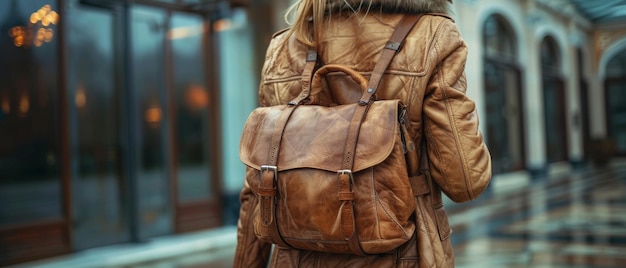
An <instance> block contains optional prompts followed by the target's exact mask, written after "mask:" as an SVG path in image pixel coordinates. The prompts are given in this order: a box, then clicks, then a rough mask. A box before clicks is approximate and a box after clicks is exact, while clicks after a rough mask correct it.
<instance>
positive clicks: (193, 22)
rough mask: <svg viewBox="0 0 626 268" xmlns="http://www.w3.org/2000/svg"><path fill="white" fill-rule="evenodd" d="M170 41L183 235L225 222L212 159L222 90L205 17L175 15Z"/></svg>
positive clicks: (216, 146) (178, 225)
mask: <svg viewBox="0 0 626 268" xmlns="http://www.w3.org/2000/svg"><path fill="white" fill-rule="evenodd" d="M170 23H171V24H170V25H171V28H170V29H169V31H168V39H169V41H170V46H171V47H170V51H169V52H170V53H171V54H169V55H170V56H171V64H170V67H171V68H172V70H171V71H172V75H171V79H172V80H171V87H172V88H171V101H172V107H171V108H172V111H171V112H172V118H171V122H172V128H171V131H172V136H173V146H174V152H175V153H174V154H173V159H172V162H173V163H172V165H173V166H174V172H173V176H174V182H175V183H174V186H175V189H176V191H175V196H176V199H175V202H176V230H177V231H179V232H185V231H191V230H197V229H203V228H208V227H214V226H219V225H220V224H221V213H220V203H219V202H220V199H219V195H218V191H219V188H218V187H217V186H216V185H219V184H218V180H219V177H218V176H216V175H215V174H216V172H217V170H216V166H217V165H216V164H215V161H214V160H213V159H217V157H215V155H216V154H218V153H219V144H218V143H216V142H215V137H216V135H217V134H216V133H219V132H220V130H219V128H218V127H219V124H218V123H216V122H215V120H214V119H213V118H215V117H216V111H217V110H218V109H219V107H216V106H215V105H214V103H215V102H214V99H216V96H219V95H218V90H219V89H218V88H217V87H212V88H213V90H212V91H210V90H209V86H208V84H209V83H210V82H214V81H213V80H212V79H211V77H210V75H211V72H209V71H208V69H209V67H208V66H213V65H211V64H210V61H209V57H208V56H209V53H211V51H212V46H211V43H210V41H209V40H210V32H211V31H210V29H209V28H208V25H210V24H209V23H208V22H207V20H206V17H203V16H200V15H196V14H189V13H180V12H176V13H172V17H171V21H170Z"/></svg>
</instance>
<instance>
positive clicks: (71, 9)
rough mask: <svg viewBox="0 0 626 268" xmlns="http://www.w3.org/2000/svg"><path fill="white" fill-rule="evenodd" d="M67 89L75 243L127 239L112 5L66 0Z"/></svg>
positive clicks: (91, 244) (76, 245) (90, 244)
mask: <svg viewBox="0 0 626 268" xmlns="http://www.w3.org/2000/svg"><path fill="white" fill-rule="evenodd" d="M66 17H67V20H68V25H67V29H68V35H67V48H66V49H67V51H68V53H67V56H68V76H69V79H68V87H69V90H68V95H69V103H70V107H69V110H70V112H69V114H70V130H71V134H70V146H71V153H70V154H71V156H72V180H73V183H72V190H73V191H72V192H73V195H72V200H73V221H72V223H73V224H72V227H73V228H72V229H73V238H74V248H75V249H85V248H90V247H95V246H102V245H108V244H114V243H120V242H125V241H128V240H129V239H130V229H129V222H130V218H129V213H128V212H129V210H128V208H129V198H127V194H128V193H129V191H128V187H127V185H128V184H127V180H128V177H127V176H125V174H126V172H125V168H127V165H126V164H125V161H126V160H127V158H126V156H125V155H124V154H123V153H124V147H123V146H124V145H123V141H124V128H123V119H122V116H123V114H122V112H123V108H124V107H123V105H122V100H123V98H122V93H123V91H122V84H121V74H120V70H121V69H120V68H119V67H120V64H121V62H120V61H119V58H120V57H119V53H120V49H119V46H117V45H116V43H115V40H118V39H117V38H116V36H115V34H116V30H115V29H116V27H117V26H119V25H117V24H116V23H117V22H116V15H115V11H114V10H113V9H104V8H92V7H86V6H84V5H80V4H78V3H72V2H70V3H69V4H68V9H67V16H66Z"/></svg>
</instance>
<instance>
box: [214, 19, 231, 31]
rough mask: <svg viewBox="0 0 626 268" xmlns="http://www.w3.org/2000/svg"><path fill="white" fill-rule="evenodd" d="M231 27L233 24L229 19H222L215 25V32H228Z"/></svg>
mask: <svg viewBox="0 0 626 268" xmlns="http://www.w3.org/2000/svg"><path fill="white" fill-rule="evenodd" d="M231 27H232V22H231V21H230V20H229V19H221V20H217V21H216V22H214V23H213V31H216V32H221V31H226V30H228V29H230V28H231Z"/></svg>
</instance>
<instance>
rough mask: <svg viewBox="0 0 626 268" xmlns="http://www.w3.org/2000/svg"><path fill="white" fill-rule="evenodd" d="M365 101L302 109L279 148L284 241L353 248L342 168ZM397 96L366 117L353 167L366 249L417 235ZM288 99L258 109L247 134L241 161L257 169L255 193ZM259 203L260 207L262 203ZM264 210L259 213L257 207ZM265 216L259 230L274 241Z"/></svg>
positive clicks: (378, 249) (387, 247)
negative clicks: (355, 116) (342, 193)
mask: <svg viewBox="0 0 626 268" xmlns="http://www.w3.org/2000/svg"><path fill="white" fill-rule="evenodd" d="M357 105H358V104H352V105H340V106H332V107H325V106H319V105H302V106H299V107H297V108H296V109H295V111H294V112H293V114H292V115H291V117H290V118H289V121H288V122H287V125H286V127H285V129H284V131H283V134H282V136H283V137H282V142H281V144H280V149H279V150H278V152H279V154H278V163H277V165H276V166H277V167H278V175H277V178H278V180H277V189H278V194H277V198H276V199H277V204H276V206H277V207H276V216H275V219H274V220H276V221H277V222H278V227H279V228H278V229H279V230H280V234H281V236H282V237H283V239H284V240H285V242H286V243H287V244H288V245H290V246H292V247H295V248H298V249H305V250H316V251H325V252H334V253H345V254H351V249H350V248H349V246H348V244H347V241H346V238H345V237H344V235H343V234H342V231H343V230H342V228H341V227H342V226H341V224H340V223H341V221H342V219H341V218H342V216H344V215H342V207H343V206H348V205H351V203H350V202H344V201H342V200H340V199H339V193H338V191H339V187H338V186H337V185H338V183H339V182H338V177H339V176H338V174H337V171H338V170H341V169H342V162H343V160H344V148H345V146H346V139H347V137H346V136H347V133H348V127H349V125H350V120H351V119H352V115H353V113H354V110H355V108H356V106H357ZM399 107H402V106H401V105H400V103H399V101H398V100H388V101H377V102H374V103H373V104H372V105H371V107H370V108H369V111H368V112H367V117H366V119H365V120H364V122H363V123H362V124H361V134H360V136H359V139H358V143H357V147H356V153H357V154H356V155H355V159H354V167H353V168H352V173H353V179H352V186H351V187H352V191H353V193H354V206H355V214H356V218H355V219H354V224H356V226H355V227H356V230H357V236H358V241H359V243H360V246H361V248H362V250H363V251H364V252H365V253H367V254H378V253H386V252H390V251H392V250H393V249H395V248H396V247H398V246H400V245H402V244H404V243H405V242H406V241H408V240H409V238H410V237H411V236H412V235H413V231H414V229H415V226H414V223H413V222H412V221H410V220H409V217H410V216H411V214H412V213H413V212H414V211H415V202H414V200H413V195H412V192H411V186H410V184H409V180H408V174H407V169H406V162H405V160H404V152H403V146H402V142H401V136H400V125H399V123H398V116H399ZM285 108H286V106H273V107H264V108H258V109H256V110H255V111H254V112H253V113H252V114H251V115H250V117H249V118H248V120H247V123H246V125H245V127H244V131H243V133H244V134H243V136H242V139H241V148H240V155H241V160H242V161H243V162H244V163H245V164H246V165H247V166H248V167H250V168H252V169H256V170H258V174H254V172H251V173H249V174H250V176H249V177H246V180H247V182H248V185H250V188H251V189H252V191H253V192H255V193H257V194H258V193H259V192H260V191H261V190H260V188H261V176H260V175H259V174H261V169H260V167H261V166H262V165H264V164H266V163H267V159H268V154H269V152H270V148H269V147H270V143H271V139H272V136H273V134H274V131H275V125H276V122H277V121H278V118H279V116H280V115H281V113H282V112H283V110H284V109H285ZM258 209H260V208H258ZM257 215H260V213H258V214H257ZM261 221H262V220H261V218H260V217H257V218H256V219H255V220H254V226H255V228H254V230H255V234H256V235H257V236H258V237H259V238H261V239H262V240H264V241H266V242H272V241H271V239H270V234H269V229H267V228H265V227H264V225H263V224H262V222H261Z"/></svg>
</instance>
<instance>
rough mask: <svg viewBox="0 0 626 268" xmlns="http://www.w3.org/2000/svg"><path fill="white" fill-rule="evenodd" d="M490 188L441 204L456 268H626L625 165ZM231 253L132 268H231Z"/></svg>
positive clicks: (219, 253) (226, 252)
mask: <svg viewBox="0 0 626 268" xmlns="http://www.w3.org/2000/svg"><path fill="white" fill-rule="evenodd" d="M494 179H498V177H495V178H494ZM490 187H491V189H490V192H489V193H487V194H485V195H483V196H481V197H480V198H479V199H478V200H475V201H472V202H469V203H464V204H453V203H447V204H446V206H447V211H448V215H449V219H450V224H451V226H452V230H453V234H452V242H453V245H454V249H455V254H456V267H458V268H490V267H493V268H518V267H533V268H535V267H550V268H552V267H554V268H557V267H559V268H560V267H563V268H565V267H567V268H572V267H594V268H601V267H607V268H608V267H626V254H625V253H626V163H623V164H616V165H613V166H612V167H607V168H603V169H598V170H592V169H586V170H580V171H574V172H566V173H561V174H560V175H554V176H551V177H550V178H545V179H537V180H535V181H534V182H528V183H526V184H525V185H520V186H518V187H512V188H511V189H508V190H499V189H500V188H496V189H494V188H495V187H492V186H490ZM232 254H234V249H225V250H223V251H220V252H216V253H212V254H203V253H200V254H194V256H191V257H181V258H179V259H173V260H167V261H165V262H162V263H152V264H149V265H141V266H136V267H164V268H165V267H230V266H231V263H232V260H231V259H232V256H233V255H232ZM193 259H196V260H197V261H192V260H193ZM133 267H135V266H133Z"/></svg>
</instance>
